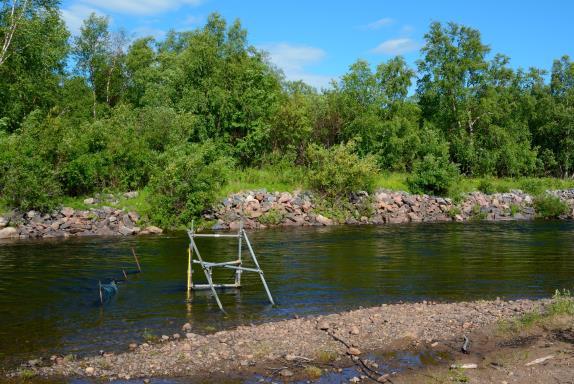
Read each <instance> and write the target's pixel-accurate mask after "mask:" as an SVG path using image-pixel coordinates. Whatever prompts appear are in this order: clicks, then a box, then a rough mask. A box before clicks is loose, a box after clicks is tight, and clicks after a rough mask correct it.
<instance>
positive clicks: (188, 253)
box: [187, 247, 191, 292]
mask: <svg viewBox="0 0 574 384" xmlns="http://www.w3.org/2000/svg"><path fill="white" fill-rule="evenodd" d="M189 291H191V248H189V247H188V248H187V292H189Z"/></svg>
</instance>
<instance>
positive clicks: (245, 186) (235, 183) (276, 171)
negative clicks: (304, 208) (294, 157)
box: [218, 166, 308, 198]
mask: <svg viewBox="0 0 574 384" xmlns="http://www.w3.org/2000/svg"><path fill="white" fill-rule="evenodd" d="M262 188H265V189H266V190H267V191H269V192H275V191H279V192H292V191H295V190H297V189H308V184H307V180H306V177H305V170H304V169H303V168H301V167H284V166H283V167H279V166H269V167H263V168H260V169H257V168H245V169H239V170H236V171H235V172H234V173H233V175H232V176H231V180H229V182H228V183H227V184H226V185H225V186H224V187H223V188H222V189H221V190H220V191H219V193H218V195H219V196H218V197H221V198H223V197H226V196H228V195H230V194H231V193H236V192H241V191H247V190H254V189H262Z"/></svg>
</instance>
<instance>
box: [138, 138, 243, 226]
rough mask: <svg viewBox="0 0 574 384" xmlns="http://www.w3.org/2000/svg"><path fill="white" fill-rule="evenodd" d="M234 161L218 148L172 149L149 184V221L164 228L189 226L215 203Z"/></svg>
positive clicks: (196, 146) (166, 154)
mask: <svg viewBox="0 0 574 384" xmlns="http://www.w3.org/2000/svg"><path fill="white" fill-rule="evenodd" d="M231 166H232V161H231V159H230V158H228V157H225V156H222V154H221V149H220V148H218V147H217V146H216V145H215V144H213V143H211V142H207V143H205V144H202V145H199V144H183V145H180V146H176V147H173V148H170V149H169V150H168V151H166V152H165V153H164V154H163V155H162V157H161V158H160V163H159V165H158V167H157V169H156V171H155V174H154V176H153V177H152V179H151V181H150V200H149V201H150V206H151V212H150V218H151V219H152V221H154V222H155V223H157V224H159V225H162V226H164V227H175V226H179V225H188V224H190V223H191V220H192V219H193V218H195V217H198V216H199V215H200V214H201V213H202V212H203V210H204V209H205V208H206V207H208V206H209V205H210V204H211V203H212V202H214V200H215V198H216V196H217V191H218V190H219V189H220V188H221V187H222V185H223V184H224V183H225V182H226V181H227V180H228V177H229V173H230V170H231Z"/></svg>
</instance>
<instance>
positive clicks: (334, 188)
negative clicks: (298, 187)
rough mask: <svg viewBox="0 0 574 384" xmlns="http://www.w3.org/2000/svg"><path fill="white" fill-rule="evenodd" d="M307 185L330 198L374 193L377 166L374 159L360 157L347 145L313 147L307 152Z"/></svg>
mask: <svg viewBox="0 0 574 384" xmlns="http://www.w3.org/2000/svg"><path fill="white" fill-rule="evenodd" d="M307 156H308V162H309V183H310V185H311V187H312V188H313V189H315V190H316V191H318V192H320V193H322V194H323V195H325V196H327V197H329V198H336V197H341V196H348V195H349V194H350V193H352V192H356V191H367V192H370V191H372V190H373V187H374V182H375V177H376V174H377V166H376V162H375V159H374V157H373V156H366V157H364V158H360V157H359V156H358V155H357V154H356V153H355V144H354V143H353V142H349V143H347V144H340V145H336V146H334V147H331V148H329V149H326V148H323V147H320V146H317V145H312V146H310V147H309V148H308V150H307Z"/></svg>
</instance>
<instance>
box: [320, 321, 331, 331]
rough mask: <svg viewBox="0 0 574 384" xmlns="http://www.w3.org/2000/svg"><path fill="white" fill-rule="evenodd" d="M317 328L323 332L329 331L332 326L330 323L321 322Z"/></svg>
mask: <svg viewBox="0 0 574 384" xmlns="http://www.w3.org/2000/svg"><path fill="white" fill-rule="evenodd" d="M317 328H319V329H320V330H322V331H327V330H328V329H329V328H330V325H329V323H328V322H326V321H321V322H320V323H319V324H318V325H317Z"/></svg>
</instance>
